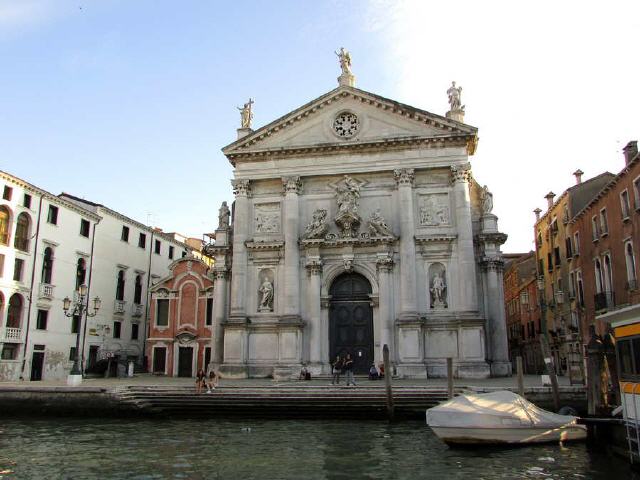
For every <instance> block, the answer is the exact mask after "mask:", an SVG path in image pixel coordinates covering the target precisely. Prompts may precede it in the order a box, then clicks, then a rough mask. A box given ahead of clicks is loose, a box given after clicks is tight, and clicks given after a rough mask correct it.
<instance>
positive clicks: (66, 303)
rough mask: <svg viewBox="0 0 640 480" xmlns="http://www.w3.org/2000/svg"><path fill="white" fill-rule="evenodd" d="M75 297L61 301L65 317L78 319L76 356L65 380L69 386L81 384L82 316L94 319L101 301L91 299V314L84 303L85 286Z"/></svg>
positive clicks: (79, 289)
mask: <svg viewBox="0 0 640 480" xmlns="http://www.w3.org/2000/svg"><path fill="white" fill-rule="evenodd" d="M76 294H77V295H74V298H73V300H71V299H70V298H69V297H65V298H64V300H62V309H63V310H64V315H65V316H66V317H69V318H72V317H75V316H77V317H78V331H77V332H76V354H75V358H74V359H73V368H72V369H71V373H70V374H69V377H68V379H67V384H69V385H73V386H76V385H79V384H80V383H81V382H82V370H81V369H80V330H81V326H82V316H83V315H86V316H87V317H95V316H96V314H97V313H98V310H100V306H101V304H102V301H101V300H100V298H99V297H96V298H94V299H93V313H89V309H88V305H87V302H86V297H87V286H86V285H84V284H83V285H80V286H79V287H78V290H77V291H76Z"/></svg>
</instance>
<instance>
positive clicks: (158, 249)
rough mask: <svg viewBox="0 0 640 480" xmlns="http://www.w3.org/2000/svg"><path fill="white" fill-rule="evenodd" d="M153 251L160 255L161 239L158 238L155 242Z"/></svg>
mask: <svg viewBox="0 0 640 480" xmlns="http://www.w3.org/2000/svg"><path fill="white" fill-rule="evenodd" d="M153 251H154V252H155V253H157V254H158V255H160V240H156V243H155V246H154V249H153Z"/></svg>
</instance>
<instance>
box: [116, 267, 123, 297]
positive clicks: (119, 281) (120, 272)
mask: <svg viewBox="0 0 640 480" xmlns="http://www.w3.org/2000/svg"><path fill="white" fill-rule="evenodd" d="M116 300H120V301H122V300H124V270H118V278H117V281H116Z"/></svg>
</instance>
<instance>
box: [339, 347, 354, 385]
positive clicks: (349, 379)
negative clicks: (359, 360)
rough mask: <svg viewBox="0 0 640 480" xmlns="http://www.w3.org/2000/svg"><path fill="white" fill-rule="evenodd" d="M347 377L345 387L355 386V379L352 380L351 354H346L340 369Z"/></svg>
mask: <svg viewBox="0 0 640 480" xmlns="http://www.w3.org/2000/svg"><path fill="white" fill-rule="evenodd" d="M342 368H343V369H344V371H345V372H346V375H347V387H348V386H349V385H350V384H351V385H353V386H354V387H355V386H356V379H355V378H353V359H352V358H351V354H350V353H347V358H345V359H344V365H343V367H342Z"/></svg>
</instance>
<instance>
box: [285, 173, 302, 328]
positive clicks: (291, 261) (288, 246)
mask: <svg viewBox="0 0 640 480" xmlns="http://www.w3.org/2000/svg"><path fill="white" fill-rule="evenodd" d="M282 186H283V188H284V222H283V224H284V225H283V230H284V296H281V297H280V298H284V314H285V315H286V316H297V317H299V316H300V249H299V246H298V218H299V216H300V213H299V211H300V208H299V205H298V196H299V194H300V191H301V190H302V182H301V181H300V177H284V178H283V179H282Z"/></svg>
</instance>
